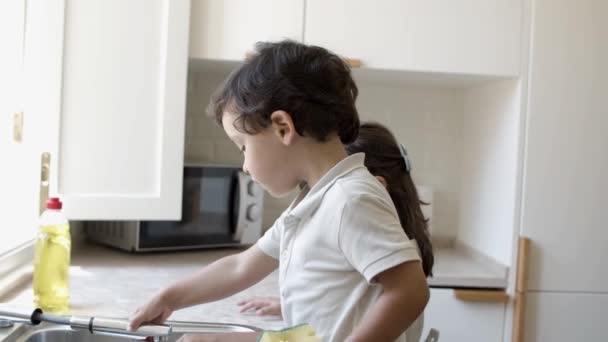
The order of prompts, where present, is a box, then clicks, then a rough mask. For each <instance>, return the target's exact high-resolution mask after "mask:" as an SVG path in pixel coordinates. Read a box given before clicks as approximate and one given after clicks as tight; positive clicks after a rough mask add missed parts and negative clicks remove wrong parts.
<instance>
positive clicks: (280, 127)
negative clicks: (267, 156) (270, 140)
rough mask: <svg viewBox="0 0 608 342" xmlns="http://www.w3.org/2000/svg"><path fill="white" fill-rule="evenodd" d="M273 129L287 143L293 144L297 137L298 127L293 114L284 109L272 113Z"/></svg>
mask: <svg viewBox="0 0 608 342" xmlns="http://www.w3.org/2000/svg"><path fill="white" fill-rule="evenodd" d="M270 121H271V123H272V130H273V131H274V133H275V134H276V135H277V137H278V138H279V139H281V141H282V142H283V144H285V145H291V143H292V142H293V139H294V138H295V137H296V134H297V132H296V127H295V126H294V124H293V120H292V119H291V115H290V114H289V113H287V112H286V111H284V110H276V111H274V112H272V114H271V115H270Z"/></svg>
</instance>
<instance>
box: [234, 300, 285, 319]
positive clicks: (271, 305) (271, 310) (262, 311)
mask: <svg viewBox="0 0 608 342" xmlns="http://www.w3.org/2000/svg"><path fill="white" fill-rule="evenodd" d="M239 306H240V307H241V312H246V311H255V313H256V314H257V315H260V316H265V315H270V316H281V302H280V301H279V298H277V297H265V298H260V297H256V298H251V299H247V300H244V301H242V302H239Z"/></svg>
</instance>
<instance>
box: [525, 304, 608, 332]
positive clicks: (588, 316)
mask: <svg viewBox="0 0 608 342" xmlns="http://www.w3.org/2000/svg"><path fill="white" fill-rule="evenodd" d="M526 305H527V310H526V316H525V317H526V322H525V334H524V341H526V342H543V341H551V342H571V341H606V339H607V336H608V331H606V317H608V294H589V293H529V294H528V296H527V304H526Z"/></svg>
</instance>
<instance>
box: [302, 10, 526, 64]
mask: <svg viewBox="0 0 608 342" xmlns="http://www.w3.org/2000/svg"><path fill="white" fill-rule="evenodd" d="M305 18H306V19H305V25H304V26H305V30H304V41H305V42H306V43H307V44H314V45H320V46H323V47H326V48H328V49H330V50H332V51H334V52H336V53H338V54H340V55H342V56H344V57H347V58H355V59H360V60H361V61H362V62H363V65H364V66H365V67H369V68H378V69H395V70H410V71H430V72H445V73H465V74H483V75H499V76H516V75H519V65H520V62H519V61H520V40H521V37H520V35H521V20H522V19H521V18H522V2H521V1H511V0H466V1H440V0H430V1H429V0H406V1H403V0H382V1H367V0H332V1H324V0H307V1H306V16H305Z"/></svg>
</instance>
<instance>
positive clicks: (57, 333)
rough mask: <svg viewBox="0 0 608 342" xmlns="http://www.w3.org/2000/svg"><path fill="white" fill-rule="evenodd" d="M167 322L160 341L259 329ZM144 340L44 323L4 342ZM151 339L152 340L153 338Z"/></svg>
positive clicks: (22, 331) (219, 324)
mask: <svg viewBox="0 0 608 342" xmlns="http://www.w3.org/2000/svg"><path fill="white" fill-rule="evenodd" d="M167 324H169V325H171V326H172V327H173V332H172V334H171V335H170V336H169V339H163V340H160V341H170V342H173V341H177V339H179V337H180V336H182V335H183V334H186V333H192V334H204V333H227V332H253V331H259V329H257V328H254V327H251V326H246V325H240V324H225V323H195V322H167ZM142 340H143V339H142V338H134V337H129V336H126V335H118V334H116V335H109V334H107V335H105V334H104V335H102V334H91V333H89V332H88V331H86V330H72V329H71V328H70V327H68V326H61V325H53V324H44V323H43V324H40V325H39V326H23V327H22V329H20V330H17V331H16V332H15V333H14V334H12V335H11V336H9V337H7V338H6V339H4V340H3V341H2V342H47V341H52V342H128V341H142ZM149 340H150V341H152V340H151V339H149Z"/></svg>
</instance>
